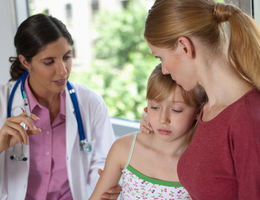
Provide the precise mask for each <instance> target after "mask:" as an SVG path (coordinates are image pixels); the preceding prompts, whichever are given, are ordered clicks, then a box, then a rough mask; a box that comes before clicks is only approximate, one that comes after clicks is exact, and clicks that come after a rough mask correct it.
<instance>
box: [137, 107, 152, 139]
mask: <svg viewBox="0 0 260 200" xmlns="http://www.w3.org/2000/svg"><path fill="white" fill-rule="evenodd" d="M147 111H148V108H147V107H145V108H144V114H143V115H142V119H141V121H140V130H141V132H142V133H147V134H152V133H154V131H153V129H152V126H151V124H150V122H149V121H148V116H147Z"/></svg>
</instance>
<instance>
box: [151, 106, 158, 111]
mask: <svg viewBox="0 0 260 200" xmlns="http://www.w3.org/2000/svg"><path fill="white" fill-rule="evenodd" d="M150 108H151V109H153V110H158V109H159V106H151V107H150Z"/></svg>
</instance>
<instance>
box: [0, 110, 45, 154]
mask: <svg viewBox="0 0 260 200" xmlns="http://www.w3.org/2000/svg"><path fill="white" fill-rule="evenodd" d="M32 120H33V121H38V120H39V118H38V117H37V116H36V115H34V114H31V118H28V117H27V115H26V113H22V114H21V115H18V116H16V117H9V118H7V119H6V121H5V123H4V125H3V126H2V127H1V129H0V153H1V152H2V151H4V150H6V149H8V148H9V147H12V146H14V145H15V144H17V143H22V144H28V136H29V135H32V134H36V133H40V132H41V129H40V128H36V127H35V125H34V124H33V121H32Z"/></svg>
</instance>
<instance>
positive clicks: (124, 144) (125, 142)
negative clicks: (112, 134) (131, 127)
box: [113, 133, 136, 151]
mask: <svg viewBox="0 0 260 200" xmlns="http://www.w3.org/2000/svg"><path fill="white" fill-rule="evenodd" d="M135 134H136V133H130V134H127V135H124V136H121V137H119V138H117V139H116V141H115V142H114V144H113V148H116V149H117V150H122V151H124V150H128V149H130V148H131V145H132V143H133V139H134V136H135Z"/></svg>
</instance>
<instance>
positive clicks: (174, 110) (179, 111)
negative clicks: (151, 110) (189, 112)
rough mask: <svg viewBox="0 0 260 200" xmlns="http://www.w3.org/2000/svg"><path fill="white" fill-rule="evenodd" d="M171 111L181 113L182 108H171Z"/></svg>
mask: <svg viewBox="0 0 260 200" xmlns="http://www.w3.org/2000/svg"><path fill="white" fill-rule="evenodd" d="M172 111H173V112H176V113H181V112H182V110H181V109H172Z"/></svg>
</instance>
